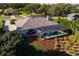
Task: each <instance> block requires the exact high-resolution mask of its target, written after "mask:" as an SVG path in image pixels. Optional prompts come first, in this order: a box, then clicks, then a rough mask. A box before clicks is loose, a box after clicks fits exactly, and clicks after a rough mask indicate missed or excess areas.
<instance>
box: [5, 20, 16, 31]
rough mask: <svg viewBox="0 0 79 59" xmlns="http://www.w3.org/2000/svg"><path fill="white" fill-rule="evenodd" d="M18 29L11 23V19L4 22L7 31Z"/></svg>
mask: <svg viewBox="0 0 79 59" xmlns="http://www.w3.org/2000/svg"><path fill="white" fill-rule="evenodd" d="M16 29H17V27H16V26H15V25H14V24H13V25H11V24H10V20H6V21H5V23H4V30H5V31H14V30H16Z"/></svg>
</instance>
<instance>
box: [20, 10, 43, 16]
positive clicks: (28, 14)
mask: <svg viewBox="0 0 79 59" xmlns="http://www.w3.org/2000/svg"><path fill="white" fill-rule="evenodd" d="M21 13H22V15H23V16H40V15H42V14H36V13H27V12H23V11H21Z"/></svg>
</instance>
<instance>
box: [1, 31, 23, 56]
mask: <svg viewBox="0 0 79 59" xmlns="http://www.w3.org/2000/svg"><path fill="white" fill-rule="evenodd" d="M21 40H22V36H21V35H20V34H19V33H18V32H17V31H13V32H5V33H4V34H3V35H0V55H8V56H10V55H11V56H12V55H15V52H16V49H15V47H16V46H17V45H18V44H19V43H21Z"/></svg>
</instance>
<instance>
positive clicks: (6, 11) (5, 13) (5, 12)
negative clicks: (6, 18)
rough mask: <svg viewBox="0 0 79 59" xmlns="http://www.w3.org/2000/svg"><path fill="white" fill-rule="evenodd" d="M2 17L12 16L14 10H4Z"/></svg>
mask: <svg viewBox="0 0 79 59" xmlns="http://www.w3.org/2000/svg"><path fill="white" fill-rule="evenodd" d="M3 13H4V15H13V14H14V10H13V9H12V8H7V9H5V10H4V12H3Z"/></svg>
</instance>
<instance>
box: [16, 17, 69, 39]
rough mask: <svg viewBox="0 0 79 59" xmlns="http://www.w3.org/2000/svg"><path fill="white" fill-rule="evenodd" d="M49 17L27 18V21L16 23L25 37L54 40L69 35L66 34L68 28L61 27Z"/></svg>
mask: <svg viewBox="0 0 79 59" xmlns="http://www.w3.org/2000/svg"><path fill="white" fill-rule="evenodd" d="M49 19H50V18H49V17H48V16H47V17H41V16H40V17H39V16H36V17H26V18H25V19H22V20H18V21H16V22H15V23H16V26H17V28H18V31H19V32H20V33H21V34H22V35H23V36H30V35H34V34H36V35H39V37H40V38H52V37H53V38H54V37H58V36H63V35H67V34H68V33H67V32H65V31H67V30H69V29H68V28H66V27H64V26H63V25H60V24H58V23H56V22H54V21H50V20H49Z"/></svg>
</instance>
